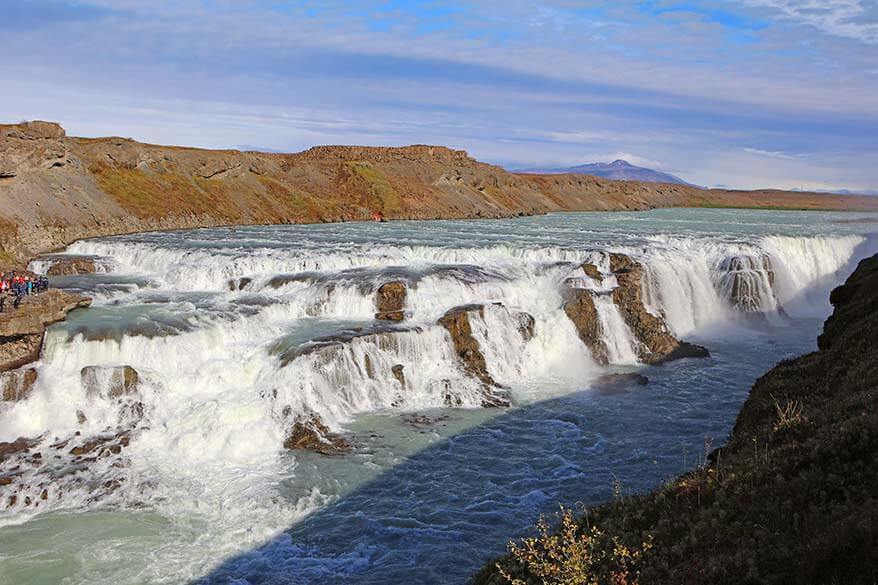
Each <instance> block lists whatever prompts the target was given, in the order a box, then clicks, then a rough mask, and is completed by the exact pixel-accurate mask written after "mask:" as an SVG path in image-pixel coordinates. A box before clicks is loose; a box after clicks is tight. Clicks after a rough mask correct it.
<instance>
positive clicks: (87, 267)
mask: <svg viewBox="0 0 878 585" xmlns="http://www.w3.org/2000/svg"><path fill="white" fill-rule="evenodd" d="M95 272H97V266H96V265H95V261H94V258H91V257H89V256H59V257H57V258H55V259H53V260H52V264H51V265H50V266H49V269H48V270H46V274H48V275H49V276H71V275H76V274H94V273H95Z"/></svg>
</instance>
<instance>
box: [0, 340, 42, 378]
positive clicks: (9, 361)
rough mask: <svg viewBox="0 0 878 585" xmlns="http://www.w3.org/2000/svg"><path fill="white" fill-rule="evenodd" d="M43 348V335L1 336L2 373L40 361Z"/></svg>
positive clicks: (0, 356) (0, 357)
mask: <svg viewBox="0 0 878 585" xmlns="http://www.w3.org/2000/svg"><path fill="white" fill-rule="evenodd" d="M42 347H43V334H42V333H33V334H28V335H9V336H0V372H2V371H6V370H11V369H13V368H19V367H21V366H23V365H25V364H29V363H31V362H34V361H36V360H38V359H39V358H40V350H41V349H42Z"/></svg>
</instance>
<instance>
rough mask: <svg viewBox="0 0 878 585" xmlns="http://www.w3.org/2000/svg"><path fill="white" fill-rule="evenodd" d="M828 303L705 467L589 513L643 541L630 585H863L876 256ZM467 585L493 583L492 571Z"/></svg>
mask: <svg viewBox="0 0 878 585" xmlns="http://www.w3.org/2000/svg"><path fill="white" fill-rule="evenodd" d="M831 300H832V303H833V305H834V306H835V311H834V313H833V316H832V317H831V318H830V319H829V320H828V321H827V322H826V325H825V327H824V333H823V335H821V336H820V339H819V347H820V349H819V351H816V352H814V353H811V354H808V355H804V356H801V357H799V358H796V359H793V360H788V361H784V362H781V363H780V364H778V365H777V366H776V367H775V368H773V369H772V370H771V371H769V372H768V373H767V374H765V375H764V376H763V377H762V378H761V379H759V380H758V381H757V382H756V384H755V385H754V386H753V389H752V391H751V393H750V396H749V398H748V400H747V401H746V403H745V404H744V406H743V408H742V410H741V412H740V414H739V416H738V419H737V422H736V424H735V428H734V431H733V432H732V435H731V437H730V439H729V442H728V444H727V446H726V447H724V448H722V449H721V450H719V451H717V452H715V453H714V454H713V455H712V456H711V458H710V459H711V460H710V461H709V462H708V464H707V465H706V466H704V467H702V468H700V469H698V470H696V471H694V472H692V473H690V474H688V475H685V476H682V477H680V478H678V479H677V480H676V481H673V482H671V483H669V484H667V485H665V486H663V487H662V488H661V489H659V490H657V491H655V492H653V493H650V494H647V495H643V496H640V497H636V498H633V499H626V500H625V501H624V502H623V503H618V502H616V503H610V504H606V505H604V506H602V507H599V508H597V509H595V510H592V511H590V512H589V514H588V521H589V522H590V523H591V525H595V524H596V525H597V526H599V527H600V528H601V529H603V530H604V531H605V532H606V533H607V534H609V535H618V536H620V537H621V539H622V540H623V541H624V542H626V543H629V544H631V545H633V546H636V545H637V544H638V543H641V542H645V541H646V540H647V538H648V536H652V538H653V543H654V544H653V547H652V549H650V550H649V551H648V552H647V553H646V555H645V557H644V561H643V566H642V573H641V579H640V583H644V584H661V583H674V584H676V583H686V584H690V583H691V584H696V583H704V584H715V583H833V584H834V583H837V584H857V583H863V584H867V583H868V584H874V583H875V582H876V579H878V455H876V453H878V410H876V408H875V404H876V401H878V256H875V257H872V258H871V259H867V260H864V261H863V262H861V263H860V265H859V267H858V268H857V270H856V271H855V272H854V273H853V274H852V275H851V277H850V278H849V279H848V281H847V282H846V283H845V284H844V285H843V286H842V287H839V288H838V289H836V290H835V291H834V292H833V293H832V297H831ZM502 562H503V563H505V564H506V565H507V566H510V567H514V566H513V564H511V562H510V561H509V559H508V558H506V559H503V560H502ZM474 582H475V583H476V584H478V585H487V584H493V583H503V582H505V580H504V579H502V578H501V577H500V576H499V575H498V574H497V572H496V570H495V569H494V568H493V564H492V565H490V566H487V567H485V569H483V570H482V572H480V573H479V574H478V575H477V576H476V577H475V580H474Z"/></svg>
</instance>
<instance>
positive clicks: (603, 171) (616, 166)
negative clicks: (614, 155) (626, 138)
mask: <svg viewBox="0 0 878 585" xmlns="http://www.w3.org/2000/svg"><path fill="white" fill-rule="evenodd" d="M514 172H516V173H531V174H544V175H557V174H568V173H569V174H574V175H592V176H595V177H602V178H604V179H613V180H616V181H644V182H646V183H677V184H679V185H690V183H687V182H686V181H684V180H683V179H681V178H680V177H675V176H674V175H672V174H670V173H663V172H661V171H656V170H653V169H648V168H646V167H638V166H635V165H632V164H631V163H629V162H628V161H626V160H621V159H619V160H614V161H613V162H611V163H591V164H585V165H578V166H575V167H566V168H558V169H520V170H517V171H514Z"/></svg>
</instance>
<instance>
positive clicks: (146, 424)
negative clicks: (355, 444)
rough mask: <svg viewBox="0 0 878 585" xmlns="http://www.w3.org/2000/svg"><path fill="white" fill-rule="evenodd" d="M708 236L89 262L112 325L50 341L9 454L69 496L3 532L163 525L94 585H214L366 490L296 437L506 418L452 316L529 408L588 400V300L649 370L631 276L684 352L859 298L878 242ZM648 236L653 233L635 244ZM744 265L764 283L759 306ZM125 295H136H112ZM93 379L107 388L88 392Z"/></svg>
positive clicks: (37, 484)
mask: <svg viewBox="0 0 878 585" xmlns="http://www.w3.org/2000/svg"><path fill="white" fill-rule="evenodd" d="M699 213H708V212H706V211H705V212H693V211H681V210H678V211H674V212H673V214H671V212H655V214H654V215H655V218H654V224H653V225H645V224H643V223H638V222H641V221H642V219H643V217H644V215H636V214H627V215H626V214H615V215H606V214H594V215H576V214H570V215H565V216H550V217H548V218H530V219H527V220H518V221H514V220H508V221H505V222H491V223H488V222H425V223H406V222H401V223H398V224H383V225H380V226H379V225H371V224H353V225H345V226H277V227H259V228H256V227H254V228H240V229H238V230H236V231H233V230H227V229H216V230H196V231H193V232H188V233H181V232H174V233H168V234H155V233H153V234H139V235H131V236H121V237H118V238H102V239H96V240H87V241H81V242H77V243H75V244H73V245H72V246H70V248H69V249H68V250H67V253H68V254H77V255H90V256H96V257H99V258H100V260H99V265H100V266H103V267H106V268H107V270H108V271H109V274H102V275H99V276H84V277H76V278H74V279H70V280H67V281H64V282H67V283H69V284H70V286H71V287H78V290H85V291H90V290H95V291H99V294H97V295H96V296H95V302H94V308H93V309H89V310H87V311H84V312H81V313H79V314H76V315H72V316H71V318H70V320H69V321H68V322H67V323H63V324H59V325H56V326H54V327H52V328H50V330H49V332H48V334H47V336H46V340H45V345H44V350H43V354H42V356H41V358H40V360H39V361H38V362H37V363H36V364H35V367H36V369H37V372H38V379H37V382H36V385H35V387H34V390H33V392H32V393H31V395H30V397H29V398H28V399H27V400H24V401H22V402H19V403H14V404H6V405H2V406H0V440H3V441H11V440H14V439H15V438H17V437H19V436H25V437H39V439H38V440H39V445H40V447H39V448H40V450H41V451H42V452H44V453H45V454H46V455H48V456H49V457H54V456H55V455H57V456H58V457H57V461H58V463H53V465H57V466H58V471H57V474H56V476H53V477H55V478H56V479H55V480H53V483H52V487H51V490H52V491H51V494H50V495H51V497H49V498H47V499H46V500H42V501H41V502H40V507H39V508H34V507H32V506H30V507H29V506H26V505H25V504H24V498H23V497H21V498H19V500H18V503H17V504H16V505H15V506H13V507H11V508H8V509H5V510H0V526H2V525H4V524H7V525H13V524H21V523H22V522H25V521H29V522H36V521H38V519H39V518H40V517H41V514H45V513H46V512H51V511H66V512H76V513H83V512H85V511H94V510H106V509H111V510H130V511H131V512H130V513H131V514H135V513H136V512H135V510H142V509H145V510H149V511H150V513H154V514H157V515H158V517H159V518H162V519H164V521H167V522H170V523H171V525H173V526H174V528H173V529H172V530H170V531H168V536H167V538H166V539H165V540H163V541H162V542H159V543H156V542H154V543H152V545H151V546H152V556H151V561H150V562H149V563H148V565H142V566H141V565H138V567H137V569H136V570H135V569H132V571H135V573H125V575H124V576H120V572H118V571H117V572H109V573H108V572H106V569H105V567H106V566H107V564H106V563H98V564H96V565H95V566H96V567H97V566H98V565H99V566H100V567H102V568H100V569H97V568H96V569H95V570H94V571H92V570H90V569H87V568H86V569H81V571H82V572H81V573H80V577H82V578H85V577H88V579H87V580H89V581H90V582H95V583H100V582H107V583H109V582H119V581H120V580H121V581H132V582H133V581H143V580H147V581H154V582H178V581H180V580H182V579H186V578H191V577H194V576H197V575H198V574H199V573H200V572H203V571H206V570H207V568H208V567H209V566H210V565H211V564H212V563H214V562H216V561H218V560H219V559H222V558H224V557H226V556H228V555H230V554H232V553H233V552H235V551H238V550H242V549H243V548H245V547H249V546H253V545H254V544H256V543H258V542H260V541H262V540H264V539H266V538H268V537H269V536H272V535H273V534H275V533H276V532H277V531H279V530H281V529H282V528H284V527H286V526H289V525H290V524H291V523H293V522H295V521H296V520H297V519H298V518H301V517H302V516H303V515H304V514H307V513H308V512H310V511H313V510H315V509H316V508H318V507H321V506H324V505H325V504H326V503H327V502H328V501H331V500H332V499H333V498H335V497H337V495H338V494H339V493H341V492H343V491H345V490H348V489H351V486H352V485H354V484H356V482H358V481H362V477H365V476H366V475H364V474H366V472H365V471H363V470H362V469H359V468H358V471H352V472H350V476H346V477H345V478H343V479H340V480H339V481H338V482H336V484H334V485H333V486H332V487H327V486H323V488H322V489H318V488H317V487H315V485H313V484H311V485H305V484H302V483H301V482H302V481H304V480H303V479H302V477H303V475H302V473H301V472H300V470H299V468H298V464H299V462H300V460H301V458H302V456H299V455H297V456H293V455H290V454H288V453H286V452H285V451H284V449H283V447H282V445H283V441H284V437H285V434H286V433H287V432H288V430H289V427H290V424H291V423H292V421H294V420H302V419H307V418H309V417H317V418H319V419H320V420H321V421H322V422H323V423H324V424H325V425H326V426H327V427H329V428H330V429H331V430H333V431H336V432H343V431H344V430H345V429H346V428H349V427H350V425H351V424H355V423H356V421H357V420H358V419H359V418H360V417H362V416H363V415H365V414H368V413H376V412H378V413H386V412H401V413H405V412H413V411H420V410H423V409H436V408H443V407H445V406H447V405H455V406H457V407H459V408H470V409H475V408H478V407H479V406H480V405H481V404H482V397H483V389H482V386H481V383H480V382H479V381H478V380H476V379H475V378H473V377H472V376H470V375H469V374H467V373H466V371H465V370H464V368H463V367H462V365H461V363H460V362H459V360H458V358H457V356H456V355H455V352H454V348H453V345H452V343H451V338H450V336H449V334H448V332H447V331H446V330H445V329H444V328H442V327H441V326H439V325H438V324H437V320H438V319H439V318H440V317H441V316H442V315H443V314H444V313H445V312H446V311H448V310H449V309H451V308H453V307H457V306H461V305H470V304H475V305H479V306H481V307H482V310H481V312H474V313H471V319H470V324H471V327H472V334H473V337H474V338H475V339H476V340H477V341H478V343H479V346H480V349H481V351H482V353H483V355H484V357H485V362H486V367H487V370H488V372H489V374H490V375H491V377H493V378H494V379H495V380H496V381H497V382H498V383H499V384H501V385H503V386H504V387H507V388H508V392H509V395H510V396H511V397H512V399H513V401H515V402H516V403H517V404H527V403H531V402H533V401H535V400H540V399H545V398H547V397H550V396H557V395H559V394H561V393H564V392H570V391H573V390H580V389H583V388H584V387H586V386H587V384H588V380H590V379H592V378H594V377H596V376H598V375H600V374H601V373H602V371H603V369H602V368H601V367H599V366H597V365H596V364H595V362H594V361H593V360H592V359H591V356H590V355H589V351H588V349H587V348H586V346H585V345H584V344H583V343H582V342H581V341H580V339H579V337H578V335H577V332H576V330H575V328H574V326H573V324H572V322H571V321H570V320H569V319H568V318H567V317H566V315H565V314H564V311H563V304H564V300H565V297H564V294H563V291H564V288H565V286H567V285H566V284H565V283H567V282H568V281H569V280H570V279H573V280H574V281H577V282H579V285H580V286H583V287H585V288H588V289H590V290H592V291H593V292H594V293H595V304H596V307H597V311H598V318H599V321H600V326H601V331H602V338H603V341H604V343H605V345H606V347H607V349H608V355H609V361H610V364H611V366H616V367H619V366H626V367H633V366H637V358H636V355H637V353H636V344H637V343H638V342H637V341H636V340H635V339H634V338H633V336H632V334H631V331H630V329H629V328H628V326H627V325H626V324H625V322H624V320H623V319H622V316H621V314H620V313H619V310H618V308H617V307H616V306H615V305H614V304H613V303H612V300H611V296H610V295H608V294H606V293H607V292H609V291H610V290H612V288H613V286H615V279H614V278H613V277H612V276H611V275H609V274H608V273H609V261H608V257H607V252H610V251H614V252H622V253H625V254H628V255H630V256H631V257H633V258H634V259H636V260H637V261H639V262H640V263H641V264H642V265H643V267H644V278H643V293H644V299H645V302H646V304H647V307H648V309H649V310H650V311H652V312H654V313H655V314H656V315H662V316H663V317H664V318H665V319H666V321H667V323H668V325H669V327H670V328H671V329H672V330H673V332H674V333H675V334H676V335H678V336H689V335H701V336H703V335H711V334H713V333H711V331H715V329H712V326H714V325H717V324H724V323H730V322H732V321H734V320H735V319H736V318H737V315H738V313H739V311H738V310H737V309H736V308H735V307H734V306H733V299H732V295H733V290H738V289H742V287H743V290H746V291H747V293H748V294H749V295H750V296H752V298H753V299H755V300H754V303H756V305H758V308H759V309H760V310H762V311H766V312H769V313H772V312H775V311H778V310H779V309H780V308H783V309H785V310H786V311H787V312H789V313H790V314H792V315H793V316H797V315H807V314H813V313H814V311H815V309H814V307H815V306H818V307H819V310H818V313H819V312H820V311H824V312H825V297H819V296H818V295H819V294H825V291H823V289H822V288H821V287H825V286H827V285H828V284H830V283H832V282H835V281H837V280H838V278H839V276H840V275H839V274H838V271H839V270H841V269H842V268H844V267H845V266H846V265H847V264H848V263H849V262H850V261H851V260H852V258H853V257H854V255H855V253H856V251H857V249H858V246H861V244H863V242H864V241H865V240H864V238H863V237H862V236H861V235H858V234H855V233H850V232H848V233H843V230H841V229H838V228H837V226H834V225H832V224H823V225H822V227H821V230H822V231H820V230H818V231H815V228H814V227H813V226H811V225H810V224H808V223H807V222H803V221H799V223H797V221H798V220H795V218H798V217H804V216H797V215H795V214H793V215H789V216H783V217H784V218H786V219H785V220H784V221H785V222H787V223H784V224H782V225H780V227H776V226H775V229H774V230H773V231H771V230H770V229H769V228H765V227H764V226H763V227H759V226H758V225H757V223H758V222H757V223H754V224H752V226H751V227H750V228H748V229H749V230H750V231H749V232H748V231H746V230H745V231H744V232H741V231H740V230H741V229H742V228H741V226H740V225H739V224H738V223H736V222H735V221H734V218H730V217H728V216H726V215H723V214H719V215H715V216H716V217H721V218H724V219H725V220H726V221H727V222H728V223H727V225H726V226H725V227H724V226H717V224H716V223H715V222H713V223H710V225H709V227H708V228H705V227H703V226H701V224H700V223H699V222H700V218H701V215H699ZM736 213H739V212H736ZM669 214H671V215H669ZM625 217H629V218H630V223H629V224H625V225H622V224H619V223H616V222H618V220H619V219H620V218H621V219H624V218H625ZM647 217H651V216H648V215H647ZM771 217H772V218H774V217H781V216H771ZM679 218H682V220H680V219H679ZM671 220H673V221H671ZM663 222H664V223H663ZM686 222H688V223H686ZM753 226H755V227H753ZM766 233H769V234H770V235H766ZM730 258H746V259H748V260H747V261H746V262H743V263H741V262H737V261H735V262H737V263H734V262H732V264H730V262H731V261H730V260H729V259H730ZM765 258H767V259H768V261H767V262H766V261H764V259H765ZM584 261H588V262H591V263H593V264H595V265H596V266H597V267H598V268H599V270H601V271H602V272H603V273H604V274H605V275H606V276H605V278H604V279H603V280H602V281H601V282H600V283H598V282H596V281H592V280H591V279H589V278H588V277H586V276H585V274H584V273H583V271H582V269H581V268H580V265H581V263H582V262H584ZM732 265H734V266H736V267H739V266H743V265H746V266H747V267H748V268H747V270H745V271H743V272H746V273H747V274H745V275H743V276H740V280H739V282H740V283H743V284H740V283H739V284H735V283H736V282H738V281H735V280H734V278H736V277H737V276H736V274H732V273H733V272H735V273H737V272H742V271H741V270H738V268H735V269H734V270H733V269H732V268H730V266H732ZM48 266H49V264H48V263H42V262H36V263H34V265H33V266H32V267H33V268H36V269H40V270H45V269H47V268H48ZM772 272H773V275H772V274H770V273H772ZM730 274H731V276H730ZM114 276H118V278H119V282H120V283H121V282H124V283H126V285H125V286H107V282H108V281H106V279H107V278H111V279H112V278H113V277H114ZM102 279H103V280H102ZM241 279H246V280H241ZM391 280H402V281H404V282H406V283H407V285H408V295H407V298H406V306H405V310H406V313H407V315H408V319H407V320H406V321H405V322H404V323H403V324H400V325H386V326H382V327H379V328H374V322H373V315H374V313H375V310H376V308H375V301H374V298H375V291H376V290H377V288H378V287H379V286H380V285H381V284H382V283H383V282H388V281H391ZM131 282H135V283H137V284H136V285H130V284H128V283H131ZM230 282H231V285H230ZM90 283H92V284H90ZM89 286H92V287H93V288H92V289H90V288H89ZM736 286H737V287H738V289H735V287H736ZM602 293H603V294H602ZM816 298H822V299H823V300H821V301H820V302H819V303H818V302H817V301H816V300H815V299H816ZM809 312H810V313H809ZM524 331H526V333H524ZM124 366H130V367H132V368H134V369H135V370H136V371H137V372H138V374H139V377H140V382H139V390H138V394H137V396H136V399H135V398H127V397H126V398H123V399H121V400H111V399H108V395H109V394H108V393H109V390H108V388H109V387H110V385H111V384H112V379H111V377H112V375H115V374H112V372H113V370H112V368H120V367H124ZM400 366H401V372H402V373H403V379H401V378H400V376H399V374H398V373H399V371H400V369H399V368H400ZM86 367H97V368H99V369H98V370H94V372H97V373H96V374H93V375H91V377H90V378H88V379H86V377H85V376H84V375H83V374H82V370H83V368H86ZM668 367H673V366H668ZM102 372H106V373H102ZM96 386H97V388H95V387H96ZM138 404H139V406H138ZM77 432H78V433H80V435H79V438H76V439H74V442H72V443H70V444H65V445H64V446H60V447H59V446H57V445H58V444H59V443H58V440H59V439H64V438H65V437H71V436H74V434H75V433H77ZM118 432H124V433H127V434H126V437H128V438H129V439H130V444H128V445H127V446H126V447H125V448H124V449H122V450H121V452H120V453H117V454H114V455H113V456H111V457H108V458H106V459H98V460H97V461H96V462H94V463H92V464H90V465H86V466H83V465H82V464H80V463H76V462H75V461H72V460H71V457H70V456H69V450H70V446H71V445H73V444H77V443H76V441H81V440H84V439H85V438H86V437H89V436H94V435H101V434H104V435H106V434H108V433H109V434H110V435H112V434H113V433H118ZM486 448H490V447H487V446H486ZM305 457H306V459H307V456H305ZM354 457H356V456H354ZM391 459H392V458H391ZM369 464H370V465H376V466H377V467H378V468H381V469H386V468H387V466H388V465H393V464H394V463H392V462H391V461H387V462H382V463H381V464H380V465H378V464H376V463H374V461H373V460H372V459H369ZM321 465H331V464H321ZM338 465H342V464H341V463H339V464H338ZM65 466H66V467H65ZM382 466H383V467H382ZM321 469H323V468H321ZM71 470H72V471H71ZM40 473H41V472H39V470H33V471H28V472H27V473H25V474H24V475H23V476H22V477H20V478H18V479H17V480H16V483H15V489H17V490H18V492H17V493H19V494H20V495H21V496H24V495H25V494H28V495H30V497H31V498H32V499H35V498H39V495H40V492H41V490H42V489H43V485H44V484H45V477H44V476H41V475H40ZM306 475H307V474H306ZM313 481H317V480H313ZM290 485H292V486H295V489H293V490H292V494H293V495H290V494H291V492H290V491H289V490H288V489H286V488H285V487H283V486H290ZM100 486H104V487H103V488H100V489H98V488H99V487H100ZM108 486H109V487H108ZM104 488H105V489H104ZM111 488H112V489H111ZM194 534H198V535H200V536H199V537H197V538H193V535H194ZM135 541H136V539H135ZM124 550H126V549H125V546H124V545H123V546H122V547H121V548H120V551H124ZM120 558H121V557H120ZM120 562H121V561H120ZM2 563H3V560H2V559H0V564H2ZM101 571H104V572H101ZM120 571H121V569H120ZM123 572H124V571H123Z"/></svg>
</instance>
